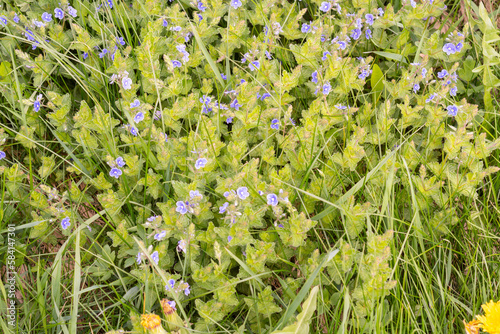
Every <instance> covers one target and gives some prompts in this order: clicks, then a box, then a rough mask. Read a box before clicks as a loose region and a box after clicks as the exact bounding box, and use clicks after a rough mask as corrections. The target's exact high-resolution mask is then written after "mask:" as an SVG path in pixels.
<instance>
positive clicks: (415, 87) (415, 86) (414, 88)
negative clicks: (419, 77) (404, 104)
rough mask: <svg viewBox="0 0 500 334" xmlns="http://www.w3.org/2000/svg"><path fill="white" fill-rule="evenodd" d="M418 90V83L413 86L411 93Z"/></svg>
mask: <svg viewBox="0 0 500 334" xmlns="http://www.w3.org/2000/svg"><path fill="white" fill-rule="evenodd" d="M419 90H420V85H419V84H418V83H416V84H414V85H413V92H414V93H416V92H418V91H419Z"/></svg>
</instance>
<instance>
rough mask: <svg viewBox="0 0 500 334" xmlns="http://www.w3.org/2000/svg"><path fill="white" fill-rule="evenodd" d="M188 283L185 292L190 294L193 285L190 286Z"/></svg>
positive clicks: (187, 294)
mask: <svg viewBox="0 0 500 334" xmlns="http://www.w3.org/2000/svg"><path fill="white" fill-rule="evenodd" d="M185 284H186V285H187V287H186V288H185V289H184V294H185V295H186V296H189V294H190V293H191V287H190V286H189V284H187V283H185Z"/></svg>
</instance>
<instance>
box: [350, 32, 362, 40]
mask: <svg viewBox="0 0 500 334" xmlns="http://www.w3.org/2000/svg"><path fill="white" fill-rule="evenodd" d="M351 37H352V39H354V40H357V39H359V38H360V37H361V29H354V30H353V31H352V33H351Z"/></svg>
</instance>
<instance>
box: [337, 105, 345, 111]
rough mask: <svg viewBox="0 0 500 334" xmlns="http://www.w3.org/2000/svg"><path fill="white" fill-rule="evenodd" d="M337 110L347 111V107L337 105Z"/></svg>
mask: <svg viewBox="0 0 500 334" xmlns="http://www.w3.org/2000/svg"><path fill="white" fill-rule="evenodd" d="M335 108H337V109H339V110H344V109H347V106H344V105H341V104H336V105H335Z"/></svg>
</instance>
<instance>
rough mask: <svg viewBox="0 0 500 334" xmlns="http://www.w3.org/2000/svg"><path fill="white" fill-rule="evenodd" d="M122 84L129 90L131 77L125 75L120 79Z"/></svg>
mask: <svg viewBox="0 0 500 334" xmlns="http://www.w3.org/2000/svg"><path fill="white" fill-rule="evenodd" d="M122 86H123V89H125V90H129V89H131V88H132V79H130V78H129V77H125V78H123V79H122Z"/></svg>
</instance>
